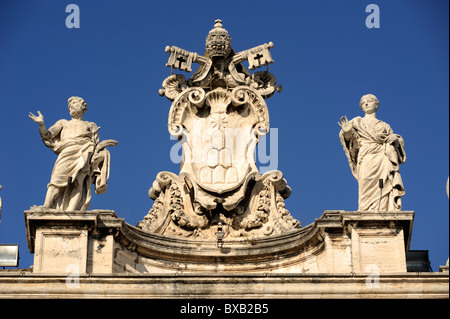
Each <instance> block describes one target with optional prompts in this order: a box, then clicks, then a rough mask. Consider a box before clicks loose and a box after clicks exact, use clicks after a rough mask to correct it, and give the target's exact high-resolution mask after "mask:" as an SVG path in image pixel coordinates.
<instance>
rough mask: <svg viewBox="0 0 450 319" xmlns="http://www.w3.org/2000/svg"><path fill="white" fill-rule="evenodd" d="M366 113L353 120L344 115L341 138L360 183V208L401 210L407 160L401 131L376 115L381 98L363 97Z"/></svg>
mask: <svg viewBox="0 0 450 319" xmlns="http://www.w3.org/2000/svg"><path fill="white" fill-rule="evenodd" d="M359 105H360V107H361V109H362V110H363V112H364V113H365V116H364V117H359V116H358V117H356V118H354V119H352V120H351V121H348V120H347V117H345V116H343V117H341V120H340V122H338V124H339V125H340V126H341V131H340V133H339V139H340V140H341V143H342V146H343V147H344V151H345V154H346V156H347V158H348V162H349V164H350V168H351V170H352V173H353V176H355V178H356V180H357V181H358V184H359V189H358V191H359V199H358V207H359V208H358V210H359V211H400V210H401V208H402V204H401V197H402V196H403V195H404V194H405V189H404V187H403V183H402V179H401V176H400V172H399V166H400V164H403V163H404V162H405V160H406V154H405V145H404V142H403V139H402V137H401V136H400V135H397V134H394V132H393V131H392V129H391V127H390V126H389V125H388V124H387V123H385V122H383V121H381V120H379V119H377V118H376V117H375V114H376V111H377V109H378V107H379V101H378V99H377V98H376V97H375V96H374V95H372V94H367V95H364V96H363V97H362V98H361V101H360V104H359Z"/></svg>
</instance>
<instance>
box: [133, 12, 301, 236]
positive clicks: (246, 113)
mask: <svg viewBox="0 0 450 319" xmlns="http://www.w3.org/2000/svg"><path fill="white" fill-rule="evenodd" d="M273 46H274V45H273V43H272V42H270V43H268V44H263V45H260V46H258V47H255V48H251V49H249V50H245V51H242V52H239V53H235V52H234V50H233V49H232V47H231V38H230V36H229V34H228V32H227V31H226V30H225V29H224V28H223V26H222V21H221V20H216V21H215V25H214V28H213V29H212V30H211V31H210V32H209V34H208V36H207V38H206V52H205V54H204V55H203V56H202V55H199V54H197V53H194V52H189V51H186V50H183V49H181V48H178V47H175V46H172V47H166V52H167V53H169V54H170V56H169V60H168V62H167V64H166V66H168V67H170V68H171V70H172V72H171V73H172V74H171V75H170V76H169V77H167V78H166V79H165V80H164V81H163V83H162V86H163V88H162V89H161V90H160V91H159V93H160V95H161V96H166V97H167V98H168V99H169V100H170V101H171V102H172V105H171V107H170V111H169V120H168V129H169V132H170V134H171V135H173V136H176V137H177V138H178V140H179V141H180V143H181V145H182V149H183V154H182V162H181V168H180V173H179V175H176V174H173V173H170V172H161V173H159V174H158V176H157V178H156V181H155V182H154V183H153V186H152V187H151V189H150V191H149V195H150V197H151V198H152V199H154V200H155V203H154V205H153V207H152V209H151V210H150V211H149V213H148V215H147V216H145V218H144V220H142V221H141V222H140V223H139V224H138V227H140V228H142V229H144V230H148V231H151V232H154V233H158V234H164V235H171V236H180V237H189V238H201V239H208V238H209V239H215V238H216V237H215V232H216V231H217V230H218V229H219V227H220V231H221V232H223V233H224V236H225V237H227V236H229V237H249V236H267V235H271V234H280V233H283V232H286V231H289V230H292V229H296V228H300V223H299V222H298V221H296V220H294V219H293V218H292V216H291V215H290V213H289V212H288V211H287V210H286V208H285V205H284V200H285V199H286V198H287V197H288V196H289V195H290V193H291V190H290V188H289V187H288V186H287V184H286V181H285V180H284V178H283V176H282V174H281V172H279V171H271V172H267V173H266V174H264V175H262V176H261V175H260V174H259V171H258V169H257V167H256V164H255V159H254V153H255V148H256V145H257V143H258V140H259V138H260V137H262V136H264V135H266V134H267V133H268V131H269V113H268V110H267V105H266V102H265V100H266V99H268V98H269V97H271V96H272V95H273V94H274V92H275V91H278V92H280V91H281V86H279V85H276V79H275V77H274V76H273V75H272V74H271V73H269V72H268V71H258V72H255V73H253V74H252V75H251V74H250V73H249V71H247V70H246V69H245V68H244V67H243V65H242V64H241V63H242V62H244V61H248V64H249V69H250V70H253V69H255V68H260V67H262V66H265V65H266V66H268V64H269V63H273V60H272V57H271V54H270V49H271V48H273ZM193 63H197V64H199V65H200V66H199V68H198V70H197V71H196V72H195V73H194V74H193V75H192V76H191V77H190V78H189V79H188V80H186V78H185V76H184V75H182V74H173V70H174V69H179V70H182V71H186V72H191V71H192V64H193Z"/></svg>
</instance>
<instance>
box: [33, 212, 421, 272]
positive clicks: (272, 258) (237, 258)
mask: <svg viewBox="0 0 450 319" xmlns="http://www.w3.org/2000/svg"><path fill="white" fill-rule="evenodd" d="M413 217H414V213H413V212H384V213H378V212H377V213H367V212H364V213H361V212H344V211H326V212H325V213H324V214H323V215H322V216H321V217H320V218H319V219H317V220H316V221H315V222H314V223H313V224H311V225H308V226H306V227H303V228H301V229H298V230H293V231H289V232H284V233H282V234H273V235H269V236H261V237H254V238H239V237H237V238H233V237H227V238H225V239H224V240H223V241H222V242H219V241H218V240H202V241H198V240H195V239H186V238H178V237H173V236H165V235H159V234H155V233H151V232H146V231H143V230H141V229H139V228H136V227H133V226H131V225H129V224H127V223H125V222H124V221H123V220H122V219H120V218H118V217H117V216H116V215H115V214H114V212H112V211H88V212H85V213H80V212H66V213H65V214H61V213H60V212H56V211H52V210H48V211H46V210H44V209H43V208H39V207H37V208H36V207H35V208H32V209H31V210H30V211H27V212H25V221H26V225H27V238H28V243H29V248H30V250H31V251H32V252H34V253H35V266H34V272H39V273H68V272H70V271H71V270H70V269H71V267H72V268H77V267H78V268H77V269H78V270H79V272H80V273H91V274H95V273H151V274H155V273H161V274H163V273H205V272H206V273H210V272H213V273H214V272H215V273H243V274H244V273H245V274H254V273H335V272H343V273H365V272H368V271H369V272H372V271H376V272H378V273H391V272H406V257H405V256H406V253H405V252H406V251H407V250H408V248H409V241H410V236H411V230H412V223H413ZM57 236H59V237H60V241H58V240H53V238H57ZM43 257H45V258H43Z"/></svg>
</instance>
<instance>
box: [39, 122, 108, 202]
mask: <svg viewBox="0 0 450 319" xmlns="http://www.w3.org/2000/svg"><path fill="white" fill-rule="evenodd" d="M61 122H62V123H64V122H65V120H61ZM86 123H87V127H86V128H87V129H86V131H85V132H83V133H80V134H78V136H74V137H71V138H68V139H65V140H62V139H61V133H62V131H63V130H64V126H63V128H62V129H61V131H60V132H59V133H58V134H56V135H55V136H53V137H52V138H46V139H44V138H43V142H44V144H45V145H46V146H48V147H49V148H50V149H51V150H52V151H54V152H55V153H56V154H57V155H58V158H57V159H56V162H55V165H54V167H53V171H52V176H51V179H50V183H49V184H48V186H47V187H50V186H55V187H58V188H60V193H59V195H58V198H56V200H55V204H54V207H50V208H56V209H60V210H65V209H66V208H67V206H68V205H69V201H70V197H71V192H72V189H73V188H74V186H75V185H74V183H75V182H81V183H82V184H83V186H82V190H81V192H82V193H81V197H80V199H79V201H78V203H77V205H76V208H75V209H76V210H86V209H87V208H88V207H89V204H90V201H91V197H92V190H91V189H92V187H91V185H92V184H93V183H94V184H95V192H96V193H97V194H102V193H105V192H106V188H107V180H108V178H109V166H110V153H109V151H108V150H106V149H102V150H99V151H96V149H98V141H99V138H98V127H97V125H95V123H90V122H86ZM63 125H64V124H63ZM55 126H56V125H55ZM49 131H52V128H50V129H49Z"/></svg>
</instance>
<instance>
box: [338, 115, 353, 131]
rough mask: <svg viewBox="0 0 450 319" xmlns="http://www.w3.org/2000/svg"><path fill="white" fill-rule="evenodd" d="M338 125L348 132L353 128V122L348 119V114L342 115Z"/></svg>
mask: <svg viewBox="0 0 450 319" xmlns="http://www.w3.org/2000/svg"><path fill="white" fill-rule="evenodd" d="M338 125H339V126H340V127H341V128H342V130H343V131H344V132H345V133H348V132H350V131H351V130H352V123H351V122H349V121H348V119H347V116H345V115H344V116H342V117H341V120H340V122H338Z"/></svg>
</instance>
